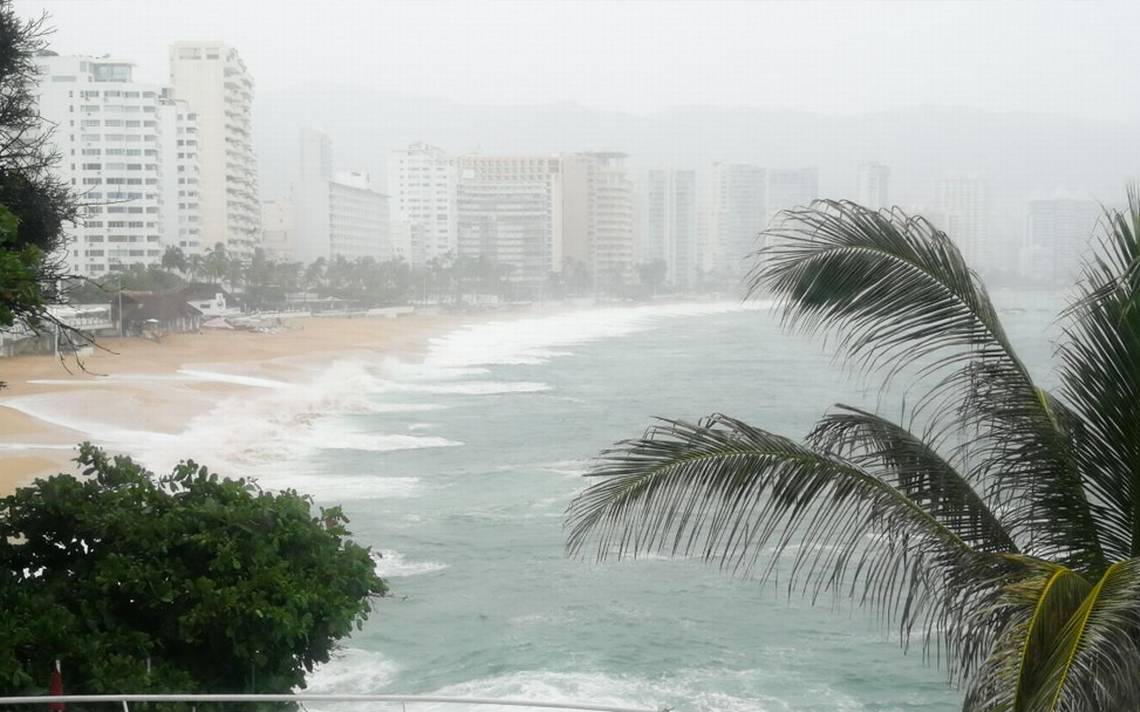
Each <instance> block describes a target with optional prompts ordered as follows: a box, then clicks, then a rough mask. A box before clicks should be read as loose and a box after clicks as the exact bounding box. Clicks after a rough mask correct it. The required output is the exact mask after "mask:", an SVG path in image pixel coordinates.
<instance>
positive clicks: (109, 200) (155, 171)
mask: <svg viewBox="0 0 1140 712" xmlns="http://www.w3.org/2000/svg"><path fill="white" fill-rule="evenodd" d="M36 65H37V69H38V70H39V75H40V76H39V85H38V88H37V92H36V93H37V97H38V99H37V101H38V108H39V111H40V114H41V115H42V116H43V117H44V118H45V119H46V120H47V122H48V123H49V124H50V125H52V126H54V130H53V133H52V136H51V139H50V140H51V142H52V144H53V147H54V149H55V150H56V151H57V152H58V154H59V155H60V162H59V164H58V166H57V168H56V170H57V171H58V172H59V174H60V176H61V177H62V179H63V180H64V181H65V182H66V183H67V184H69V185H70V186H71V187H72V189H73V190H75V191H76V192H77V193H78V194H79V196H80V200H81V202H82V203H84V205H85V206H84V208H83V214H82V215H81V218H82V219H81V221H80V223H79V224H78V225H76V226H75V227H74V228H69V229H68V240H67V246H66V249H67V267H68V269H69V271H71V272H73V273H77V274H82V275H86V276H89V277H95V278H98V277H103V276H106V275H107V274H108V273H111V272H116V271H119V270H123V269H126V268H127V267H129V266H130V265H132V264H140V265H147V264H156V263H159V262H160V261H161V259H162V254H163V252H164V250H165V248H166V247H167V246H181V247H184V248H187V249H189V250H190V251H193V250H194V249H195V245H196V243H197V237H196V234H195V223H194V218H195V215H196V213H197V206H196V204H195V203H196V201H195V199H194V192H195V191H196V189H197V187H196V185H195V181H196V179H197V177H196V170H197V160H196V157H195V155H194V154H195V152H196V151H195V148H194V146H193V143H194V141H195V130H196V127H195V121H194V114H193V112H192V111H191V110H190V109H189V108H188V107H187V106H186V105H185V104H184V103H181V102H175V101H173V100H172V99H171V98H170V95H169V92H168V91H167V90H166V89H165V88H163V87H160V86H156V85H152V84H142V83H138V82H135V81H133V79H132V64H131V63H130V62H127V61H122V60H116V59H111V58H108V57H101V58H95V57H82V56H59V55H56V54H54V53H46V52H45V53H43V54H41V55H40V56H37V57H36Z"/></svg>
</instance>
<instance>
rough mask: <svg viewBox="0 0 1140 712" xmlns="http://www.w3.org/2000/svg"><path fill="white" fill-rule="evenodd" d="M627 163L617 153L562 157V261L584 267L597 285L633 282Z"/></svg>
mask: <svg viewBox="0 0 1140 712" xmlns="http://www.w3.org/2000/svg"><path fill="white" fill-rule="evenodd" d="M626 159H627V156H626V154H624V153H616V152H591V153H572V154H567V155H565V156H563V158H562V163H563V171H564V182H563V186H564V207H563V215H564V220H563V222H564V232H563V234H564V244H563V252H564V256H565V257H568V258H572V259H575V260H578V261H580V262H582V263H584V264H585V265H586V266H587V267H588V268H589V269H590V271H591V272H592V274H593V276H594V280H595V282H598V283H601V282H604V283H609V284H612V283H614V282H618V281H620V282H626V281H630V280H632V279H634V275H633V264H634V257H635V255H634V232H635V228H636V225H635V222H636V221H635V213H636V200H635V197H634V186H633V180H632V179H631V178H630V175H629V171H628V168H627V167H626Z"/></svg>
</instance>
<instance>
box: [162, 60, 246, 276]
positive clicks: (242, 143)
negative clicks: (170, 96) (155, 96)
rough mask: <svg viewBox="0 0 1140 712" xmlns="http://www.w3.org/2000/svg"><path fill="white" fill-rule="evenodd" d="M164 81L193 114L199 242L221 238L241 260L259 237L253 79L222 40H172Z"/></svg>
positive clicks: (243, 64) (227, 247)
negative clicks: (168, 78) (197, 164)
mask: <svg viewBox="0 0 1140 712" xmlns="http://www.w3.org/2000/svg"><path fill="white" fill-rule="evenodd" d="M170 83H171V85H172V87H173V89H174V94H175V96H176V97H177V98H178V99H181V100H185V101H186V102H187V103H188V104H189V105H190V106H191V107H193V108H194V111H195V113H196V114H197V117H198V142H199V144H198V154H199V179H200V183H199V201H198V202H199V204H200V206H201V220H200V223H199V227H200V238H199V239H200V241H201V242H202V244H203V245H204V246H205V247H207V248H209V247H212V246H213V245H214V244H215V243H219V242H220V243H222V244H223V245H225V247H226V251H227V252H228V253H230V254H231V255H234V256H237V257H239V258H241V259H248V258H249V257H250V256H252V254H253V250H254V248H256V247H257V246H258V244H259V242H260V239H261V206H260V201H259V197H258V189H257V163H256V159H255V156H254V152H253V135H252V119H251V111H252V108H253V78H252V77H251V76H250V74H249V72H248V71H247V69H246V66H245V63H244V62H242V60H241V57H240V56H239V55H238V53H237V50H235V49H233V48H232V47H229V46H227V45H226V44H224V43H222V42H176V43H175V44H174V45H172V46H171V48H170Z"/></svg>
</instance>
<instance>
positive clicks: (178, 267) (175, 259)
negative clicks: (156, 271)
mask: <svg viewBox="0 0 1140 712" xmlns="http://www.w3.org/2000/svg"><path fill="white" fill-rule="evenodd" d="M188 266H189V264H188V263H187V261H186V253H184V252H183V251H182V248H181V247H177V246H175V245H167V246H166V251H165V252H163V253H162V268H163V269H164V270H174V271H176V272H178V273H179V274H181V275H185V274H186V269H187V267H188Z"/></svg>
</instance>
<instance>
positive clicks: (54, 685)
mask: <svg viewBox="0 0 1140 712" xmlns="http://www.w3.org/2000/svg"><path fill="white" fill-rule="evenodd" d="M48 692H49V693H50V694H52V695H63V675H62V674H60V672H59V661H58V660H56V661H55V667H53V668H52V670H51V689H50V690H48ZM64 707H66V705H65V704H63V703H62V702H52V703H51V704H49V705H48V710H50V712H63V708H64Z"/></svg>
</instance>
